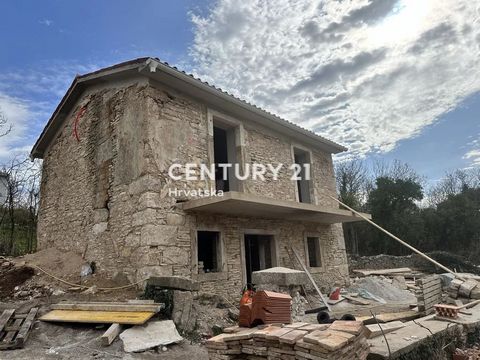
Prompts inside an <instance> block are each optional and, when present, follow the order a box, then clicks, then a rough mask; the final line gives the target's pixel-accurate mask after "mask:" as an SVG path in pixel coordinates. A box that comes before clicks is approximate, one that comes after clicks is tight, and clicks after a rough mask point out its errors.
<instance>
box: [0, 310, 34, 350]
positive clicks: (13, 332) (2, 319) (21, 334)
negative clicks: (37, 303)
mask: <svg viewBox="0 0 480 360" xmlns="http://www.w3.org/2000/svg"><path fill="white" fill-rule="evenodd" d="M37 311H38V308H32V309H31V310H30V312H29V313H28V314H15V309H9V310H5V311H4V312H3V313H2V315H0V350H12V349H19V348H22V347H23V345H24V344H25V341H27V338H28V335H29V334H30V330H31V328H32V326H33V322H34V320H35V316H36V315H37Z"/></svg>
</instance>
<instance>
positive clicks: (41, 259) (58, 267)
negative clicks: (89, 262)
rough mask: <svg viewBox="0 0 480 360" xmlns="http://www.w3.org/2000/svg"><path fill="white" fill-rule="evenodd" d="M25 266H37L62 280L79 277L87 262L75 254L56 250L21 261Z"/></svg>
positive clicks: (45, 250)
mask: <svg viewBox="0 0 480 360" xmlns="http://www.w3.org/2000/svg"><path fill="white" fill-rule="evenodd" d="M21 260H23V261H25V264H26V265H27V266H28V265H35V266H38V267H40V268H41V269H43V270H45V271H47V272H49V273H51V274H53V275H55V276H58V277H61V278H65V277H68V278H70V277H77V278H78V277H79V276H80V271H81V268H82V265H83V264H85V260H83V259H82V257H81V256H80V255H78V254H76V253H74V252H71V251H69V252H63V251H60V250H58V249H56V248H48V249H44V250H40V251H38V252H36V253H33V254H28V255H25V256H24V257H23V259H21Z"/></svg>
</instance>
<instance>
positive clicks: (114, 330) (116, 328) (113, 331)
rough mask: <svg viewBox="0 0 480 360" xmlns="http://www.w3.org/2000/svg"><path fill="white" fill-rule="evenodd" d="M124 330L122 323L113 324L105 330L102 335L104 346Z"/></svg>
mask: <svg viewBox="0 0 480 360" xmlns="http://www.w3.org/2000/svg"><path fill="white" fill-rule="evenodd" d="M121 331H122V325H120V324H117V323H115V324H112V325H110V327H109V328H108V329H107V331H105V333H104V334H103V335H102V336H101V337H100V340H101V341H102V345H103V346H108V345H110V344H111V343H112V342H113V341H114V340H115V338H116V337H117V336H118V335H119V334H120V332H121Z"/></svg>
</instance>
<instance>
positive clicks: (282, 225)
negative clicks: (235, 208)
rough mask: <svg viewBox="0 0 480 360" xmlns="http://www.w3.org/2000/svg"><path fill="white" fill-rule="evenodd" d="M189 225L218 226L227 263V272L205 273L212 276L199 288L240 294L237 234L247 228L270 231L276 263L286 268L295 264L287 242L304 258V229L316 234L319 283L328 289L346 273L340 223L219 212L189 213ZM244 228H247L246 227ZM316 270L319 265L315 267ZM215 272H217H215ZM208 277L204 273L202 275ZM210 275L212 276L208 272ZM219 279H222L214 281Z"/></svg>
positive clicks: (207, 227)
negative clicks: (320, 257) (212, 213)
mask: <svg viewBox="0 0 480 360" xmlns="http://www.w3.org/2000/svg"><path fill="white" fill-rule="evenodd" d="M191 220H192V223H191V225H192V227H194V228H199V229H218V231H220V232H221V233H222V235H223V241H224V246H225V253H224V256H225V261H226V263H227V274H224V275H225V276H222V274H220V273H216V274H215V273H214V274H206V275H209V276H211V275H213V279H212V280H210V281H208V280H203V281H202V276H199V280H200V281H202V291H212V292H216V293H223V294H232V291H234V294H233V295H235V296H240V293H239V291H240V290H241V288H242V286H243V285H245V284H244V281H245V280H244V279H243V268H244V266H245V265H244V264H243V259H242V256H241V244H242V242H241V238H242V237H243V236H244V233H245V232H246V233H248V230H252V229H253V230H262V231H264V232H265V234H271V235H274V241H275V242H276V243H277V244H276V248H277V252H278V253H277V254H276V258H277V260H278V262H277V264H276V266H285V267H290V268H296V269H298V268H299V264H298V263H297V262H295V264H292V261H291V259H290V256H289V255H288V252H287V250H286V247H287V246H293V248H294V249H295V250H296V251H297V253H298V254H299V255H300V257H301V258H302V260H303V261H304V262H305V255H306V254H305V238H304V235H305V232H308V233H312V234H316V235H318V236H319V238H320V244H321V251H322V255H323V256H322V260H323V268H322V269H321V271H317V269H312V272H313V274H312V275H313V276H314V278H315V279H316V281H317V282H318V284H319V286H320V287H322V288H324V289H330V287H331V286H333V285H335V284H345V280H346V278H347V277H348V266H346V264H345V262H344V261H343V259H344V250H342V249H341V248H340V247H339V246H338V240H337V239H338V236H339V234H338V228H340V229H341V226H340V227H339V226H336V225H335V226H329V225H319V224H315V223H299V222H292V221H283V220H267V219H251V218H236V217H226V216H221V215H215V216H206V215H198V216H195V217H192V219H191ZM246 230H247V231H246ZM318 270H320V269H318ZM215 275H217V276H215ZM206 277H207V278H208V276H206ZM211 277H212V276H211ZM218 279H222V281H218Z"/></svg>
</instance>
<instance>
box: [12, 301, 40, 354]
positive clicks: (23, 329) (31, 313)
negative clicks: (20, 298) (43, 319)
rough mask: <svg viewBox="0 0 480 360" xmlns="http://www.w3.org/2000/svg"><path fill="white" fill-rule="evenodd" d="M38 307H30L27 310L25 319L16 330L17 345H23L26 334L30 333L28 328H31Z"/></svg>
mask: <svg viewBox="0 0 480 360" xmlns="http://www.w3.org/2000/svg"><path fill="white" fill-rule="evenodd" d="M37 312H38V308H32V309H30V311H29V312H28V315H27V317H26V318H25V321H24V322H23V324H22V326H21V327H20V330H18V334H17V338H16V342H17V346H18V347H23V345H24V344H25V341H27V338H28V335H29V334H30V330H31V329H32V326H33V323H34V320H35V316H37Z"/></svg>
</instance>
